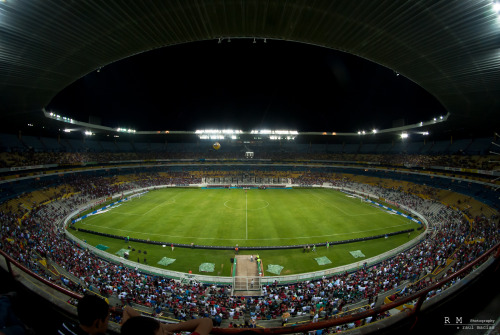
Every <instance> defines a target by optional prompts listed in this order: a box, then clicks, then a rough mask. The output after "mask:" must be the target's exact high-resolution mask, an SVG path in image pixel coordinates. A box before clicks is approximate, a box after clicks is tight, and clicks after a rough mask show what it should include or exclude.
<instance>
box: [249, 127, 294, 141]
mask: <svg viewBox="0 0 500 335" xmlns="http://www.w3.org/2000/svg"><path fill="white" fill-rule="evenodd" d="M250 134H252V135H256V136H262V135H263V136H266V137H269V139H270V140H286V141H292V140H294V139H295V137H296V136H297V135H298V134H299V132H298V131H296V130H270V129H262V130H252V131H251V132H250Z"/></svg>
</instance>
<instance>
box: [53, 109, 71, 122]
mask: <svg viewBox="0 0 500 335" xmlns="http://www.w3.org/2000/svg"><path fill="white" fill-rule="evenodd" d="M49 117H51V118H52V119H55V120H58V121H62V122H67V123H75V120H73V119H72V118H69V117H66V116H61V115H59V114H56V113H52V112H50V113H49Z"/></svg>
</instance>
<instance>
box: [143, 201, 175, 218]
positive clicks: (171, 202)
mask: <svg viewBox="0 0 500 335" xmlns="http://www.w3.org/2000/svg"><path fill="white" fill-rule="evenodd" d="M171 204H175V199H174V200H173V201H168V202H164V203H162V204H159V205H157V206H154V207H153V208H151V209H150V210H149V211H147V212H146V213H144V214H143V215H146V214H148V213H149V212H151V211H154V210H155V209H157V208H159V207H163V206H165V205H171Z"/></svg>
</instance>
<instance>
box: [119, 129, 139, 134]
mask: <svg viewBox="0 0 500 335" xmlns="http://www.w3.org/2000/svg"><path fill="white" fill-rule="evenodd" d="M116 131H117V132H119V133H129V134H133V133H135V130H134V129H126V128H117V129H116Z"/></svg>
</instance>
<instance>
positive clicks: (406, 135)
mask: <svg viewBox="0 0 500 335" xmlns="http://www.w3.org/2000/svg"><path fill="white" fill-rule="evenodd" d="M399 136H401V138H402V139H403V140H404V139H405V138H408V136H409V135H408V133H401V135H399Z"/></svg>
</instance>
